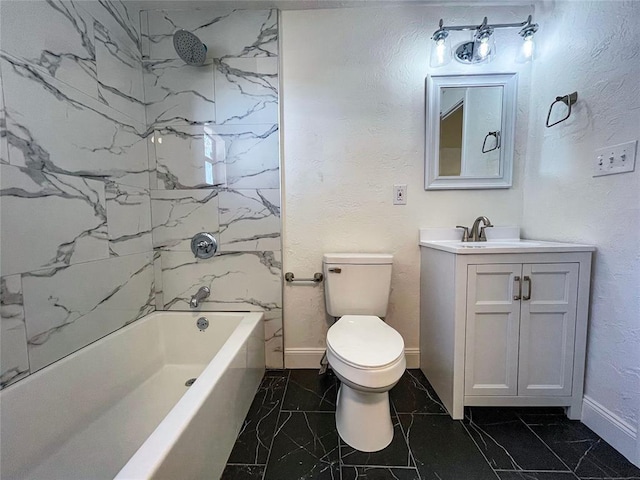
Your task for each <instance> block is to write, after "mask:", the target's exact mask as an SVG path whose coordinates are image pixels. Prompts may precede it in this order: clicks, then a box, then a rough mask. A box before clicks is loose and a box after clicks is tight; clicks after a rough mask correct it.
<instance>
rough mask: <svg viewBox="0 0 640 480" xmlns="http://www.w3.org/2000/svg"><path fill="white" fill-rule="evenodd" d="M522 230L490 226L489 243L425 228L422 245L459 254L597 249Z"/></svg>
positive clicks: (456, 232)
mask: <svg viewBox="0 0 640 480" xmlns="http://www.w3.org/2000/svg"><path fill="white" fill-rule="evenodd" d="M519 230H520V229H519V227H494V228H491V229H487V241H486V242H462V241H460V236H461V234H460V230H458V229H455V228H425V229H420V243H419V244H420V246H421V247H427V248H433V249H436V250H442V251H444V252H449V253H455V254H457V255H477V254H495V253H561V252H592V251H594V250H595V247H594V246H593V245H583V244H577V243H562V242H549V241H544V240H528V239H521V238H519ZM489 232H491V233H489Z"/></svg>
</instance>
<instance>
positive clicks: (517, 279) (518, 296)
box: [513, 275, 522, 300]
mask: <svg viewBox="0 0 640 480" xmlns="http://www.w3.org/2000/svg"><path fill="white" fill-rule="evenodd" d="M513 281H514V282H518V294H517V295H514V296H513V299H514V300H520V297H522V282H520V277H519V276H517V275H516V276H515V277H513Z"/></svg>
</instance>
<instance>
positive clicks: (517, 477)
mask: <svg viewBox="0 0 640 480" xmlns="http://www.w3.org/2000/svg"><path fill="white" fill-rule="evenodd" d="M496 473H497V474H498V477H499V478H500V480H576V479H577V478H578V477H576V476H575V475H574V474H573V473H571V472H507V471H504V470H503V471H498V472H496Z"/></svg>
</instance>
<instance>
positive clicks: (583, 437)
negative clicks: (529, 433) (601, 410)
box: [531, 417, 640, 480]
mask: <svg viewBox="0 0 640 480" xmlns="http://www.w3.org/2000/svg"><path fill="white" fill-rule="evenodd" d="M536 421H537V422H538V423H536V424H532V425H531V429H532V430H533V431H534V432H536V434H538V435H539V436H540V438H542V440H543V441H544V442H545V443H546V444H547V445H549V447H550V448H551V449H552V450H553V451H554V452H555V453H556V454H557V455H558V456H559V457H560V458H561V459H562V460H563V461H564V462H565V463H566V464H567V465H568V466H569V467H570V468H571V469H573V471H574V472H575V473H576V475H577V476H578V477H580V478H594V479H595V478H624V479H625V480H626V479H634V480H635V479H638V480H640V469H639V468H637V467H635V466H634V465H633V464H632V463H631V462H629V461H628V460H627V459H626V458H625V457H624V456H622V454H620V453H618V452H617V451H616V450H615V449H614V448H613V447H611V446H610V445H609V444H608V443H607V442H605V441H604V440H602V439H601V438H600V437H599V436H598V435H596V434H595V433H593V432H592V431H591V430H590V429H589V428H588V427H587V426H586V425H584V424H582V423H580V422H578V421H572V420H569V419H567V418H564V417H554V418H553V419H550V420H549V421H547V422H546V423H543V422H542V419H537V420H536Z"/></svg>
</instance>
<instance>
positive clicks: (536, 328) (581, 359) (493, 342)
mask: <svg viewBox="0 0 640 480" xmlns="http://www.w3.org/2000/svg"><path fill="white" fill-rule="evenodd" d="M446 243H447V242H421V249H420V250H421V274H420V276H421V292H420V368H421V369H422V371H423V372H424V373H425V375H426V376H427V378H428V379H429V382H430V383H431V384H432V385H433V387H434V389H435V390H436V392H437V393H438V395H439V396H440V398H441V400H442V401H443V403H444V405H445V407H446V408H447V410H448V411H449V413H450V414H451V416H452V417H453V418H454V419H460V418H462V417H463V414H464V406H472V405H475V406H499V405H501V406H566V407H569V408H568V410H567V415H568V416H569V417H570V418H580V414H581V409H582V395H583V378H584V363H585V349H586V335H587V318H588V303H589V283H590V271H591V256H592V251H593V247H590V246H587V245H575V246H574V245H570V244H552V243H547V242H536V245H537V246H536V247H531V246H524V247H521V248H518V246H517V245H516V243H515V242H512V243H510V244H509V245H508V246H506V247H504V248H491V247H482V246H480V245H476V246H477V248H474V247H473V246H472V247H465V246H464V245H454V246H452V245H453V244H451V245H446ZM438 244H440V245H438ZM443 244H444V246H445V247H446V248H439V247H442V245H443ZM505 245H507V244H505ZM560 246H562V247H560ZM554 247H555V248H554Z"/></svg>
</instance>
